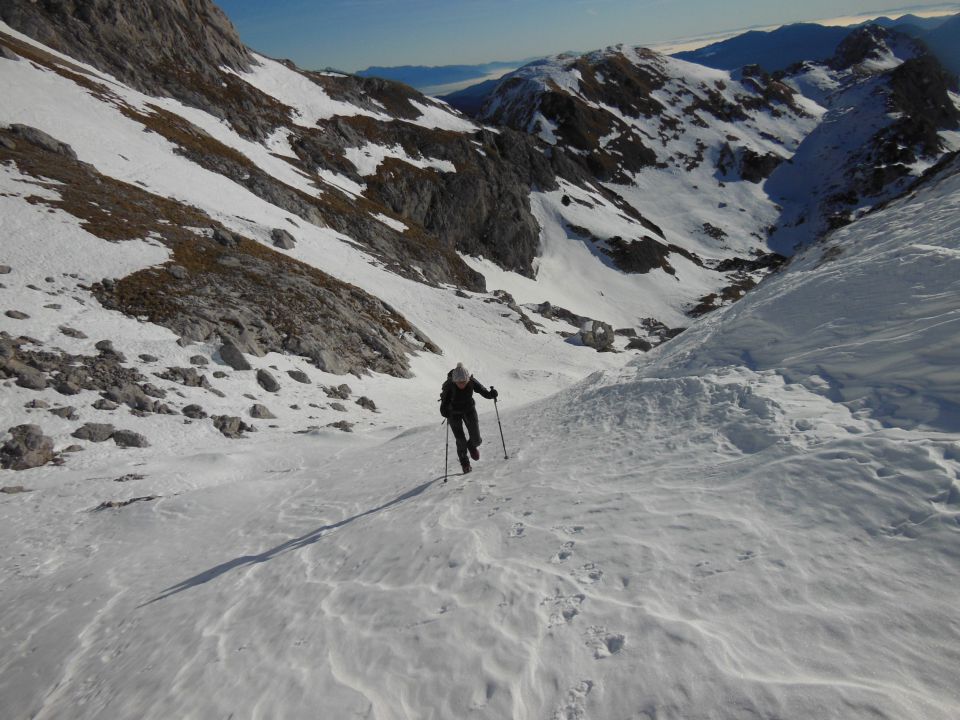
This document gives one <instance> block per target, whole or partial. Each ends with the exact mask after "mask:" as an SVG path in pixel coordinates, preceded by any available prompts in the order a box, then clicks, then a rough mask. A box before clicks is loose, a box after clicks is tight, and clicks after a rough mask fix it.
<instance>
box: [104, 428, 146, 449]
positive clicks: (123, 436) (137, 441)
mask: <svg viewBox="0 0 960 720" xmlns="http://www.w3.org/2000/svg"><path fill="white" fill-rule="evenodd" d="M113 441H114V442H115V443H116V444H117V445H118V446H119V447H122V448H131V447H138V448H144V447H150V443H149V442H147V439H146V438H145V437H144V436H143V435H141V434H140V433H136V432H133V430H117V431H116V432H115V433H113Z"/></svg>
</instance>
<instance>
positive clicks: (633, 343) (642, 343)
mask: <svg viewBox="0 0 960 720" xmlns="http://www.w3.org/2000/svg"><path fill="white" fill-rule="evenodd" d="M627 350H642V351H643V352H650V351H651V350H653V344H652V343H651V342H649V341H647V340H644V339H643V338H632V339H631V340H630V342H628V343H627Z"/></svg>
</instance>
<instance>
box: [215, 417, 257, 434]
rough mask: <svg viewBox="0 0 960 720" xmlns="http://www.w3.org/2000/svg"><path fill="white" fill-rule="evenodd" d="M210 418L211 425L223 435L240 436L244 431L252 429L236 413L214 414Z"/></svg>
mask: <svg viewBox="0 0 960 720" xmlns="http://www.w3.org/2000/svg"><path fill="white" fill-rule="evenodd" d="M212 420H213V426H214V427H215V428H216V429H217V430H219V431H220V432H221V433H222V434H223V435H225V436H226V437H228V438H231V439H238V438H242V437H243V433H244V432H246V431H248V430H253V428H252V427H250V426H249V425H247V424H246V423H245V422H244V421H243V420H242V419H240V418H238V417H237V416H236V415H214V416H213V418H212Z"/></svg>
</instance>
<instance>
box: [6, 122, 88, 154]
mask: <svg viewBox="0 0 960 720" xmlns="http://www.w3.org/2000/svg"><path fill="white" fill-rule="evenodd" d="M10 132H12V133H13V134H14V135H16V136H18V137H21V138H23V139H24V140H25V141H26V142H28V143H30V144H31V145H36V146H37V147H39V148H42V149H44V150H46V151H48V152H52V153H57V154H58V155H63V156H64V157H68V158H70V159H71V160H76V159H77V153H75V152H74V151H73V148H72V147H70V146H69V145H67V144H66V143H63V142H60V141H59V140H57V139H56V138H54V137H52V136H50V135H48V134H47V133H45V132H43V131H42V130H37V129H36V128H35V127H30V126H29V125H11V126H10Z"/></svg>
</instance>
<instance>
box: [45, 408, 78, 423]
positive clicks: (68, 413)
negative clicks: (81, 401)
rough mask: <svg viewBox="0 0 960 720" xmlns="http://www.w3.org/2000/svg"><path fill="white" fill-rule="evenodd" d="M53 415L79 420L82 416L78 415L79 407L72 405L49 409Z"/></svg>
mask: <svg viewBox="0 0 960 720" xmlns="http://www.w3.org/2000/svg"><path fill="white" fill-rule="evenodd" d="M48 412H49V413H50V414H51V415H56V416H57V417H62V418H64V419H66V420H79V419H80V416H79V415H77V409H76V408H75V407H73V406H72V405H67V406H66V407H59V408H53V409H52V410H49V411H48Z"/></svg>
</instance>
